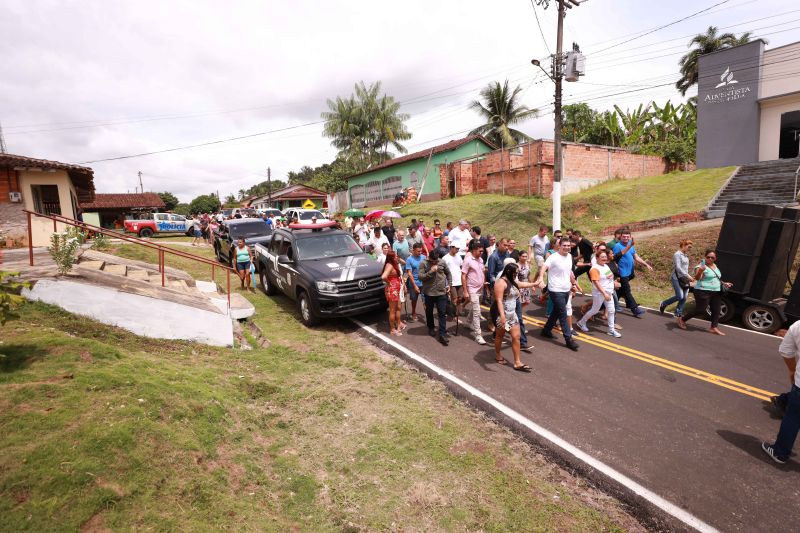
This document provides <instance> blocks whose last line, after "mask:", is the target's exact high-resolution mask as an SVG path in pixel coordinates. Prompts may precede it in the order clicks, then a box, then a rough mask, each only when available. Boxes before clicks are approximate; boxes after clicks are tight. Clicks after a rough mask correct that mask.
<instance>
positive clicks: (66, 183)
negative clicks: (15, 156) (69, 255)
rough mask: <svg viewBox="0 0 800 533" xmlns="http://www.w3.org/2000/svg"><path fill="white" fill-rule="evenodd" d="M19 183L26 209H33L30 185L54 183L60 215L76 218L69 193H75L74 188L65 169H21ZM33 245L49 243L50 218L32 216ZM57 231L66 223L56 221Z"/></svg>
mask: <svg viewBox="0 0 800 533" xmlns="http://www.w3.org/2000/svg"><path fill="white" fill-rule="evenodd" d="M19 185H20V189H22V198H23V203H24V204H25V209H27V210H28V211H35V209H34V205H33V192H32V191H31V185H56V186H58V201H59V203H60V204H61V215H62V216H65V217H68V218H76V214H75V213H74V212H73V210H72V198H71V197H70V193H71V194H75V195H76V197H77V194H76V193H75V188H74V187H73V186H72V180H70V178H69V176H68V175H67V172H66V171H65V170H57V171H55V172H41V171H33V170H22V171H20V173H19ZM31 226H32V235H33V245H34V246H48V245H49V244H50V235H51V234H52V233H53V221H52V220H50V219H45V218H39V217H32V221H31ZM56 228H57V231H64V230H65V229H66V228H67V225H66V224H61V223H56Z"/></svg>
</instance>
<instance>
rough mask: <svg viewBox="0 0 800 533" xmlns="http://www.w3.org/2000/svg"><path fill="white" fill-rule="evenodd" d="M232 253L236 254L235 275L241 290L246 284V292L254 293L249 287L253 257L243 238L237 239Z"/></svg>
mask: <svg viewBox="0 0 800 533" xmlns="http://www.w3.org/2000/svg"><path fill="white" fill-rule="evenodd" d="M234 253H235V254H236V273H237V274H238V275H239V279H240V280H241V281H242V288H243V289H244V288H245V284H247V290H248V291H252V292H255V291H254V290H253V288H252V287H251V286H250V265H251V264H252V261H253V255H252V254H251V253H250V248H248V247H247V245H246V244H245V243H244V239H243V238H241V237H239V239H238V240H237V241H236V248H235V249H234Z"/></svg>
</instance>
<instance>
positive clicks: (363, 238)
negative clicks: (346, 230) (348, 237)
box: [353, 224, 367, 244]
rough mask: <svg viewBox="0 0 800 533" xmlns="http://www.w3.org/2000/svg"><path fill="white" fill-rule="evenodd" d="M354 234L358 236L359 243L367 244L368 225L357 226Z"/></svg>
mask: <svg viewBox="0 0 800 533" xmlns="http://www.w3.org/2000/svg"><path fill="white" fill-rule="evenodd" d="M353 233H355V234H356V235H358V242H360V243H362V244H363V243H366V242H367V226H366V224H356V227H355V228H353Z"/></svg>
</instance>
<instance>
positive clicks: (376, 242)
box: [359, 232, 392, 254]
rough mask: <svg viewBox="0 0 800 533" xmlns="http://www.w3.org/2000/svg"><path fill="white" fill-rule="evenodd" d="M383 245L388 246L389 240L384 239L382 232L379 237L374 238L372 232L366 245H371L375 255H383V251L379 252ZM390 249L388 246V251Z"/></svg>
mask: <svg viewBox="0 0 800 533" xmlns="http://www.w3.org/2000/svg"><path fill="white" fill-rule="evenodd" d="M360 238H361V237H359V239H360ZM383 243H386V244H389V239H388V238H387V237H386V235H384V234H383V232H381V235H380V237H376V236H375V233H374V232H373V234H372V235H370V237H369V239H367V244H371V245H372V246H373V247H374V248H375V253H376V254H382V253H383V251H382V250H381V246H383ZM391 248H392V246H391V245H389V249H391Z"/></svg>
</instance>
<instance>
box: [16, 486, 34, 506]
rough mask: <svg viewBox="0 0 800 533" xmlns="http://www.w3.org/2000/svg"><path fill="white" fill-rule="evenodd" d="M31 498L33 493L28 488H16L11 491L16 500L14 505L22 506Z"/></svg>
mask: <svg viewBox="0 0 800 533" xmlns="http://www.w3.org/2000/svg"><path fill="white" fill-rule="evenodd" d="M30 497H31V491H30V489H29V488H28V487H14V488H12V489H11V498H13V500H14V505H22V504H23V503H25V502H26V501H28V500H29V499H30Z"/></svg>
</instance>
